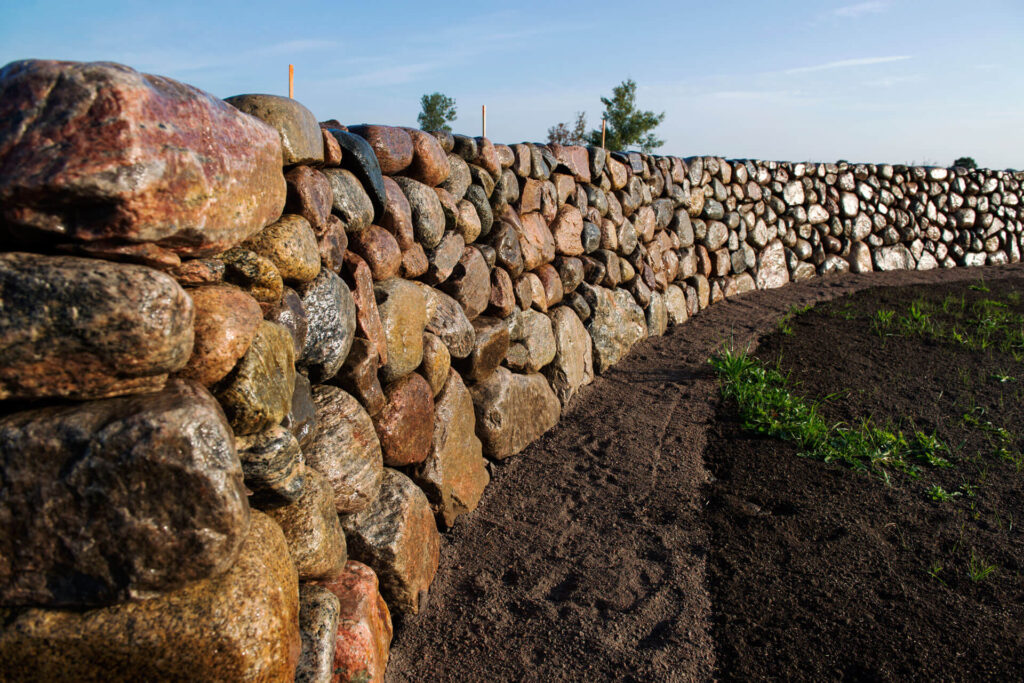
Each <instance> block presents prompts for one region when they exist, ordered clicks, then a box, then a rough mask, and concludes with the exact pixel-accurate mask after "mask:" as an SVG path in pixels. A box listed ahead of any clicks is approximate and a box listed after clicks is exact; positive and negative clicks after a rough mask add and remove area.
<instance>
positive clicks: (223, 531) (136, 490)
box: [0, 380, 249, 606]
mask: <svg viewBox="0 0 1024 683" xmlns="http://www.w3.org/2000/svg"><path fill="white" fill-rule="evenodd" d="M0 479H2V481H3V482H4V487H3V496H2V497H0V557H3V558H4V559H3V562H2V563H0V604H5V605H69V606H71V605H97V604H103V603H107V602H116V601H120V600H125V599H129V598H145V597H152V596H153V595H154V594H156V593H159V592H162V591H167V590H172V589H174V588H178V587H180V586H182V585H184V584H186V583H188V582H190V581H195V580H198V579H204V578H208V577H211V576H216V575H218V574H221V573H223V572H224V571H226V570H227V569H228V567H230V566H231V564H232V563H233V562H234V561H235V559H236V558H237V556H238V549H239V547H240V546H241V544H242V541H243V539H244V538H245V535H246V533H247V530H248V526H249V506H248V504H247V502H246V496H245V487H244V486H243V484H242V468H241V465H240V464H239V461H238V456H237V455H236V453H235V446H234V441H233V438H232V435H231V430H230V429H229V428H228V425H227V422H226V421H225V420H224V414H223V413H222V412H221V409H220V407H219V406H218V405H217V402H216V401H215V400H214V399H213V397H212V396H211V395H210V394H209V392H207V391H206V390H205V389H204V388H202V387H201V386H199V385H198V384H195V383H192V382H187V381H184V380H171V381H170V382H169V383H168V386H167V388H166V389H164V390H163V391H160V392H157V393H151V394H144V395H141V396H131V397H125V398H115V399H106V400H102V401H92V402H88V403H79V404H72V405H66V406H54V407H50V408H40V409H36V410H27V411H23V412H18V413H12V414H10V415H7V416H5V417H3V418H0ZM182 491H189V492H190V497H189V504H188V505H187V506H183V505H181V504H180V500H179V499H180V496H181V492H182Z"/></svg>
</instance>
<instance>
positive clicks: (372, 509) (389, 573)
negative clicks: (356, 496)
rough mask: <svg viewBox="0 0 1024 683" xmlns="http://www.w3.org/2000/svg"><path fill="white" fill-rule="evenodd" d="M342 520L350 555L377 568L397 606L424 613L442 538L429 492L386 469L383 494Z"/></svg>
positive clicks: (393, 606)
mask: <svg viewBox="0 0 1024 683" xmlns="http://www.w3.org/2000/svg"><path fill="white" fill-rule="evenodd" d="M341 523H342V526H343V527H344V529H345V537H346V538H347V540H348V544H349V555H350V557H352V558H353V559H355V560H358V561H360V562H363V563H365V564H367V565H369V566H370V567H371V568H372V569H373V570H374V571H375V572H376V573H377V577H378V578H379V579H380V591H381V594H383V596H384V599H385V600H387V602H388V605H389V606H390V607H391V609H393V610H396V611H399V612H403V613H408V614H418V613H419V611H420V609H421V606H422V604H423V601H424V598H425V596H426V592H427V590H428V589H429V588H430V583H431V582H432V581H433V580H434V574H435V573H436V572H437V564H438V560H439V552H440V543H441V540H440V536H439V535H438V533H437V525H436V524H435V523H434V515H433V513H432V512H431V510H430V503H429V502H428V501H427V497H426V496H425V495H424V494H423V491H421V490H420V489H419V488H418V487H417V486H416V484H414V483H413V482H412V480H411V479H409V478H408V477H407V476H405V475H404V474H402V473H401V472H399V471H397V470H393V469H390V468H385V469H384V476H383V478H382V480H381V486H380V494H379V495H378V496H377V499H376V500H375V501H373V503H372V504H371V505H370V506H369V507H368V508H366V509H365V510H363V511H362V512H358V513H356V514H352V515H345V516H343V517H342V520H341Z"/></svg>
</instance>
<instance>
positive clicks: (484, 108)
mask: <svg viewBox="0 0 1024 683" xmlns="http://www.w3.org/2000/svg"><path fill="white" fill-rule="evenodd" d="M480 117H481V119H482V121H483V129H484V132H483V137H487V105H486V104H484V105H481V107H480Z"/></svg>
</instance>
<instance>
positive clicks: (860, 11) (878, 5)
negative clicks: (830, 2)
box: [832, 0, 889, 19]
mask: <svg viewBox="0 0 1024 683" xmlns="http://www.w3.org/2000/svg"><path fill="white" fill-rule="evenodd" d="M887 9H889V3H888V2H882V1H881V0H872V1H871V2H858V3H856V4H854V5H843V6H842V7H837V8H835V9H834V10H832V16H834V17H845V18H847V19H856V18H857V17H861V16H864V15H865V14H881V13H882V12H884V11H885V10H887Z"/></svg>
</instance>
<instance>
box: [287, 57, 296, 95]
mask: <svg viewBox="0 0 1024 683" xmlns="http://www.w3.org/2000/svg"><path fill="white" fill-rule="evenodd" d="M288 97H290V98H291V99H293V100H294V99H295V65H294V64H289V65H288Z"/></svg>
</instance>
